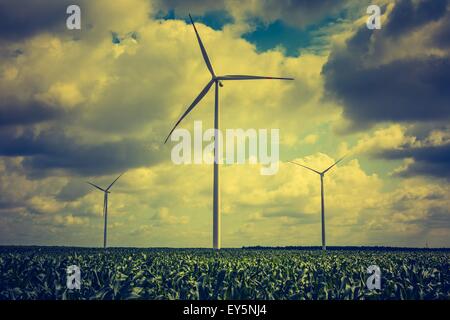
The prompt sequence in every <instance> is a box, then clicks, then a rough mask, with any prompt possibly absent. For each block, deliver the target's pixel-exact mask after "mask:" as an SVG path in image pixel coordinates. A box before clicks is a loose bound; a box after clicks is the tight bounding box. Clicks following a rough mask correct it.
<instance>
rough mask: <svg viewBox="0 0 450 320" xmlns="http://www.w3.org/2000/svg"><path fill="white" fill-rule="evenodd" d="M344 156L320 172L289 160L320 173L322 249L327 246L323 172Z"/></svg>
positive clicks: (325, 248)
mask: <svg viewBox="0 0 450 320" xmlns="http://www.w3.org/2000/svg"><path fill="white" fill-rule="evenodd" d="M344 158H345V156H343V157H342V158H340V159H339V160H338V161H336V162H335V163H333V164H332V165H331V166H329V167H328V168H326V169H325V170H323V171H322V172H320V171H317V170H314V169H312V168H310V167H307V166H305V165H303V164H300V163H297V162H294V161H289V162H290V163H293V164H296V165H298V166H300V167H303V168H305V169H308V170H310V171H312V172H314V173H317V174H318V175H320V198H321V205H322V250H327V246H326V244H325V200H324V195H323V177H324V176H325V173H327V172H328V171H329V170H330V169H331V168H333V167H334V166H335V165H337V164H338V163H339V162H341V161H342V160H343V159H344Z"/></svg>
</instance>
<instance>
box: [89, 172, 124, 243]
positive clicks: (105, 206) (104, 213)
mask: <svg viewBox="0 0 450 320" xmlns="http://www.w3.org/2000/svg"><path fill="white" fill-rule="evenodd" d="M122 175H123V173H122V174H121V175H120V176H118V177H117V178H116V179H115V180H114V181H113V182H112V183H111V184H110V185H109V187H108V188H106V189H103V188H100V187H99V186H97V185H95V184H93V183H91V182H87V183H89V184H90V185H91V186H93V187H94V188H97V189H99V190H100V191H103V192H104V193H105V196H104V200H103V216H104V217H105V226H104V230H103V248H106V234H107V231H108V226H107V225H108V193H111V192H110V191H109V189H111V187H112V186H113V184H114V183H115V182H116V181H117V180H119V178H120V177H121V176H122Z"/></svg>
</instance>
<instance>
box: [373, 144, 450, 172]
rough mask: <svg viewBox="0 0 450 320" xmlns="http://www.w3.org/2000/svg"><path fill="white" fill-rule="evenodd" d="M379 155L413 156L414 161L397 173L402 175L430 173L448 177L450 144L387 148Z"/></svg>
mask: <svg viewBox="0 0 450 320" xmlns="http://www.w3.org/2000/svg"><path fill="white" fill-rule="evenodd" d="M381 156H382V157H383V158H385V159H404V158H413V159H414V161H415V162H414V163H413V164H411V165H409V166H408V168H407V169H406V170H405V171H402V172H401V173H399V174H398V175H400V176H403V177H409V176H416V175H430V176H435V177H438V178H447V179H448V178H450V166H449V163H450V144H447V145H442V146H429V147H415V148H404V149H400V150H387V151H384V152H383V153H382V154H381Z"/></svg>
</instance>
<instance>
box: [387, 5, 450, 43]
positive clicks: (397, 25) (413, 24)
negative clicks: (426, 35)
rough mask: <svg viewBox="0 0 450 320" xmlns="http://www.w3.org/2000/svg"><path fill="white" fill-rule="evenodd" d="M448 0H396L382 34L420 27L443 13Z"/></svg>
mask: <svg viewBox="0 0 450 320" xmlns="http://www.w3.org/2000/svg"><path fill="white" fill-rule="evenodd" d="M447 3H448V0H426V1H421V2H419V3H417V4H415V3H414V2H413V1H411V0H402V1H398V3H397V4H396V5H395V7H394V9H393V10H392V13H391V15H390V17H389V21H388V23H387V24H386V29H385V30H384V34H386V35H391V36H398V35H401V34H403V33H406V32H410V31H413V30H415V29H417V28H420V27H421V26H423V25H424V24H427V23H429V22H431V21H436V20H439V19H441V18H442V17H443V16H444V15H445V11H446V7H447Z"/></svg>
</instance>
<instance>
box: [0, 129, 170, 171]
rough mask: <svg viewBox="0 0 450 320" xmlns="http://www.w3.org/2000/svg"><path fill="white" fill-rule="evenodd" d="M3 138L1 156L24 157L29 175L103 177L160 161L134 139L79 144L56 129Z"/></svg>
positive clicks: (27, 132)
mask: <svg viewBox="0 0 450 320" xmlns="http://www.w3.org/2000/svg"><path fill="white" fill-rule="evenodd" d="M2 138H3V139H2V140H1V141H0V156H12V157H13V156H25V159H24V161H23V165H24V167H25V168H26V169H28V170H29V171H30V174H32V175H33V174H34V175H43V174H45V172H46V170H52V169H63V170H66V171H69V172H72V173H75V174H79V175H102V174H110V173H117V172H122V171H125V170H126V169H129V168H136V167H141V166H148V165H152V164H155V163H157V162H159V161H160V160H161V156H160V153H159V152H155V151H154V150H151V148H150V147H149V143H150V142H148V143H147V142H146V141H139V140H135V139H122V140H120V141H115V142H104V143H99V144H81V143H80V142H78V141H77V140H76V139H73V138H70V137H68V136H66V135H65V134H64V132H61V131H59V130H56V129H53V130H49V131H43V132H41V133H38V134H35V133H34V132H33V131H32V130H25V131H24V132H22V133H20V134H17V133H15V132H14V130H10V131H5V130H4V131H3V133H2Z"/></svg>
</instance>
